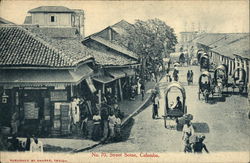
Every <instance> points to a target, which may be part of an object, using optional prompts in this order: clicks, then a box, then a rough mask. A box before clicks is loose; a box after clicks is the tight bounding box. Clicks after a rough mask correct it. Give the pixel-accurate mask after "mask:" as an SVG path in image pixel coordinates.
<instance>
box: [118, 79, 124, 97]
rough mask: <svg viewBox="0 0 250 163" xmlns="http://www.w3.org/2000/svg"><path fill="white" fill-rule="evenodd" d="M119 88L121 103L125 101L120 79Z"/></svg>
mask: <svg viewBox="0 0 250 163" xmlns="http://www.w3.org/2000/svg"><path fill="white" fill-rule="evenodd" d="M118 87H119V92H120V98H121V101H123V95H122V86H121V79H118Z"/></svg>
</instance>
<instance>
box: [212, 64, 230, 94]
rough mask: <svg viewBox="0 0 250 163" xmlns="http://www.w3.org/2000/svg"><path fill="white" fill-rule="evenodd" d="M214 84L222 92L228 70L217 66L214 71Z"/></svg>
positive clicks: (226, 82)
mask: <svg viewBox="0 0 250 163" xmlns="http://www.w3.org/2000/svg"><path fill="white" fill-rule="evenodd" d="M214 84H215V85H216V86H217V87H219V89H220V90H221V91H222V90H223V88H224V87H225V86H226V87H227V84H228V68H227V66H226V65H224V64H222V65H219V66H218V67H217V68H216V69H215V71H214Z"/></svg>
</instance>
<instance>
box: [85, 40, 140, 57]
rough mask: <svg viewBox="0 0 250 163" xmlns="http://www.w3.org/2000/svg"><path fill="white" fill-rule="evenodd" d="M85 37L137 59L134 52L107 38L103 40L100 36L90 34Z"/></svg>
mask: <svg viewBox="0 0 250 163" xmlns="http://www.w3.org/2000/svg"><path fill="white" fill-rule="evenodd" d="M86 39H92V40H94V41H96V42H99V43H101V44H103V45H104V46H107V47H109V48H111V49H113V50H115V51H117V52H120V53H122V54H124V55H126V56H128V57H130V58H134V59H138V56H137V54H135V53H134V52H132V51H129V50H127V49H126V48H124V47H121V46H119V45H117V44H114V43H112V42H110V41H107V40H105V39H103V38H101V37H97V36H90V37H88V38H86Z"/></svg>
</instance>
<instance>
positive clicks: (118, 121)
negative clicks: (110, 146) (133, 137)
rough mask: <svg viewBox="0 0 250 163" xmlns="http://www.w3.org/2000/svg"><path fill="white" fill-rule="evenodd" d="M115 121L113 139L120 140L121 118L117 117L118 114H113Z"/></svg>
mask: <svg viewBox="0 0 250 163" xmlns="http://www.w3.org/2000/svg"><path fill="white" fill-rule="evenodd" d="M115 117H116V121H115V139H116V141H120V140H121V119H120V118H119V116H118V115H116V116H115Z"/></svg>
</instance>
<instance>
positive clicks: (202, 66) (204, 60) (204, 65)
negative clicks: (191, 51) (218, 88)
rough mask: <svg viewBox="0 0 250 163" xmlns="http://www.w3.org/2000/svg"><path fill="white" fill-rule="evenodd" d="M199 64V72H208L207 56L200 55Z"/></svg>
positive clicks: (204, 54) (205, 54)
mask: <svg viewBox="0 0 250 163" xmlns="http://www.w3.org/2000/svg"><path fill="white" fill-rule="evenodd" d="M199 63H200V70H201V71H202V69H205V70H207V71H209V56H208V54H207V53H203V54H202V55H201V57H200V60H199Z"/></svg>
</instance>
